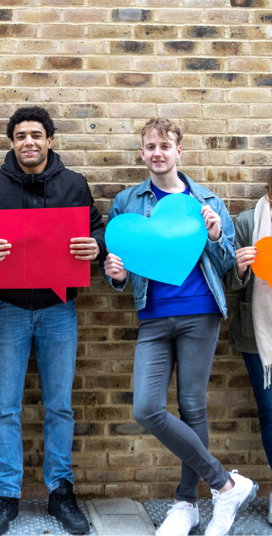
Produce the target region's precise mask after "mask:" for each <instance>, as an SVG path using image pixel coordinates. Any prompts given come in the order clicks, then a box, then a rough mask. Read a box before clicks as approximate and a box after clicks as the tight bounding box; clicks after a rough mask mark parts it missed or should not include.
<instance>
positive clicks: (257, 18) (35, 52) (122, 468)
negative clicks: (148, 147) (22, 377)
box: [0, 0, 272, 498]
mask: <svg viewBox="0 0 272 536" xmlns="http://www.w3.org/2000/svg"><path fill="white" fill-rule="evenodd" d="M0 4H1V9H0V20H1V23H0V36H1V38H2V39H1V42H0V54H1V56H0V69H1V74H0V86H1V88H0V97H1V104H0V117H1V121H0V132H1V135H0V149H1V154H0V156H1V158H2V157H4V154H5V152H6V150H7V149H8V148H9V142H8V140H7V139H6V137H5V127H6V121H7V118H8V117H9V116H10V115H11V114H12V112H13V111H14V110H15V109H16V108H17V107H18V106H21V105H29V104H34V103H42V104H43V105H44V106H46V107H47V108H48V109H49V111H50V113H51V115H52V117H53V118H54V119H55V121H56V126H57V128H58V130H57V135H56V138H55V149H56V150H57V151H58V152H59V153H60V154H61V157H62V159H63V161H64V163H65V164H66V165H67V166H69V167H71V168H73V169H75V170H77V171H80V172H82V173H83V174H85V176H86V177H87V178H88V181H89V183H90V186H91V189H92V192H93V194H94V197H95V199H96V205H97V207H98V209H99V210H100V211H101V212H102V213H103V214H104V215H105V216H106V214H107V212H108V210H109V208H110V205H111V203H112V200H113V198H114V196H115V195H116V194H117V193H118V192H120V191H121V190H122V189H124V188H126V187H128V186H130V185H132V184H135V183H136V182H140V181H142V180H144V179H145V178H146V177H147V172H146V170H145V168H144V167H143V165H142V162H141V160H140V156H139V147H140V137H139V129H140V127H141V125H142V124H143V123H144V122H145V121H146V120H147V119H148V118H150V117H151V116H153V115H155V114H158V115H160V116H162V117H170V118H173V119H175V120H177V121H178V123H179V124H180V125H181V126H182V128H183V130H184V134H185V135H184V141H183V147H184V153H183V162H182V169H183V170H184V171H185V172H186V173H188V174H189V175H190V176H191V177H192V178H193V179H195V180H196V181H197V182H200V183H201V184H203V185H206V186H208V187H209V188H211V189H212V190H213V191H214V192H215V193H216V194H218V195H219V196H221V197H222V198H223V199H224V200H225V203H226V205H227V207H228V209H229V210H230V212H231V214H232V215H233V216H234V215H235V214H236V213H238V212H239V211H241V210H243V209H244V208H248V207H250V206H252V205H253V204H254V203H255V201H256V199H258V198H259V197H260V196H261V195H262V193H263V184H264V183H265V181H266V179H267V174H268V169H269V168H270V167H271V164H272V156H271V152H270V151H269V148H270V144H271V142H272V120H271V117H272V101H271V87H272V74H271V67H272V59H271V51H272V42H271V36H272V26H271V24H272V0H231V1H230V0H172V1H171V3H169V0H1V2H0ZM228 300H229V305H230V307H231V308H232V307H233V304H234V298H233V297H231V296H230V297H229V298H228ZM77 306H78V318H79V349H78V361H77V372H76V378H75V383H74V390H73V406H74V411H75V418H76V425H75V439H74V471H75V475H76V482H77V491H78V492H80V493H81V494H82V495H89V496H94V495H95V496H107V497H112V496H128V497H142V498H147V497H148V498H151V497H164V496H172V494H173V491H174V489H175V487H176V484H177V482H178V479H179V475H180V463H179V461H178V460H177V458H175V457H174V456H172V455H171V454H170V453H168V452H167V451H166V450H165V449H163V448H162V447H161V445H160V443H159V442H158V441H157V440H156V439H154V438H153V437H152V436H150V435H148V434H147V433H146V432H145V431H144V430H143V429H141V428H140V427H139V426H138V425H137V424H136V423H135V422H134V421H133V418H132V406H131V402H132V367H133V354H134V347H135V340H136V336H137V317H136V314H135V312H134V306H133V300H132V296H131V290H130V288H128V289H127V290H126V292H124V293H123V294H122V295H121V294H119V293H116V292H114V291H113V290H112V289H111V288H110V287H109V285H108V284H107V283H106V282H105V281H103V280H102V278H101V276H100V274H99V271H98V268H97V265H95V264H94V265H93V271H92V284H91V287H90V289H85V290H84V291H82V290H81V291H80V294H79V296H78V299H77ZM227 330H228V324H227V322H225V321H223V322H222V330H221V336H220V342H219V344H218V348H217V352H216V356H215V360H214V366H213V370H212V376H211V379H210V385H209V391H208V405H209V421H210V435H211V442H210V449H211V451H212V452H213V453H214V454H215V455H216V456H217V457H218V458H219V459H220V460H221V461H222V462H223V463H224V464H225V466H226V467H227V468H233V467H237V468H239V469H240V470H241V471H242V472H243V473H244V474H246V475H249V476H251V477H253V478H256V479H257V480H258V481H259V482H260V483H261V492H262V493H263V494H266V493H268V491H270V482H271V474H270V470H269V467H268V465H267V460H266V457H265V455H264V451H263V449H262V443H261V438H260V432H259V421H258V416H257V409H256V404H255V402H254V397H253V393H252V390H251V387H250V382H249V379H248V376H247V373H246V370H245V366H244V363H243V360H242V359H241V355H240V354H236V353H235V352H233V351H231V350H230V349H229V346H228V342H227ZM169 409H170V410H171V411H172V412H173V413H175V414H177V408H176V395H175V380H174V379H173V381H172V384H171V389H170V391H169ZM42 419H43V410H42V404H41V394H40V384H39V378H38V375H37V370H36V365H35V359H34V358H32V359H31V361H30V365H29V373H28V376H27V380H26V390H25V398H24V409H23V434H24V447H25V479H24V494H25V496H31V495H32V496H35V497H37V496H38V495H39V494H40V495H42V494H44V493H46V492H45V488H44V485H43V483H42V482H43V477H42V461H43V432H42ZM200 491H201V493H202V494H206V493H207V491H208V490H207V487H206V486H205V485H204V483H201V485H200Z"/></svg>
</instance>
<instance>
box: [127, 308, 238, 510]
mask: <svg viewBox="0 0 272 536" xmlns="http://www.w3.org/2000/svg"><path fill="white" fill-rule="evenodd" d="M219 328H220V315H219V314H218V313H213V314H199V315H187V316H174V317H167V318H154V319H149V320H141V321H140V329H139V335H138V341H137V347H136V354H135V361H134V418H135V420H136V421H137V422H138V423H139V424H140V425H142V426H143V427H144V428H146V429H147V430H148V431H149V432H150V433H151V434H153V435H154V436H155V437H157V438H158V439H159V440H160V441H161V442H162V443H163V445H164V446H165V447H167V448H168V449H169V450H170V451H171V452H172V453H173V454H175V455H176V456H178V457H179V458H180V459H181V460H182V477H181V481H180V484H179V486H178V488H177V490H176V495H175V498H176V499H177V500H179V501H187V502H189V503H194V502H196V500H197V486H198V483H199V479H200V477H201V476H202V477H203V478H204V480H205V481H206V482H207V484H208V485H209V486H210V487H211V488H214V489H217V490H218V489H220V488H222V487H223V486H224V485H225V484H226V482H227V481H228V479H229V473H228V472H227V471H226V470H225V469H224V468H223V467H222V465H221V463H220V462H219V461H218V460H216V458H214V457H213V456H212V455H211V454H210V453H209V452H208V450H207V449H208V443H209V436H208V425H207V409H206V390H207V385H208V381H209V376H210V371H211V366H212V362H213V356H214V352H215V348H216V344H217V341H218V335H219ZM175 364H176V365H177V399H178V406H179V414H180V419H178V418H177V417H175V416H174V415H172V414H171V413H169V412H168V411H167V410H166V404H167V391H168V387H169V384H170V381H171V377H172V373H173V370H174V366H175Z"/></svg>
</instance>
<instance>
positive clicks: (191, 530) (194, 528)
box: [156, 521, 200, 536]
mask: <svg viewBox="0 0 272 536" xmlns="http://www.w3.org/2000/svg"><path fill="white" fill-rule="evenodd" d="M199 527H200V522H199V521H198V523H197V525H194V526H193V527H192V528H191V529H190V531H189V532H188V536H189V534H193V533H194V531H195V530H196V529H198V528H199ZM156 536H160V535H159V534H157V531H156Z"/></svg>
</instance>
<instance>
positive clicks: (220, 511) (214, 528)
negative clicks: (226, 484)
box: [205, 471, 259, 536]
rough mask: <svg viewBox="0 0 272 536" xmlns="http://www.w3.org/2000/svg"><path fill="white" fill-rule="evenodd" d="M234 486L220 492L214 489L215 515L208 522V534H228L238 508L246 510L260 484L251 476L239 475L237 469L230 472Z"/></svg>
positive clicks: (207, 535)
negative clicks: (251, 478)
mask: <svg viewBox="0 0 272 536" xmlns="http://www.w3.org/2000/svg"><path fill="white" fill-rule="evenodd" d="M230 476H231V478H232V480H233V481H234V486H233V488H232V489H231V490H229V491H225V492H224V493H221V494H220V493H219V491H216V490H215V489H212V490H211V492H212V496H213V504H214V509H213V517H212V520H211V521H210V523H209V524H208V526H207V528H206V530H205V535H206V536H226V535H227V534H228V532H229V530H230V528H231V526H232V524H233V521H234V519H235V516H236V514H237V512H238V510H245V509H246V508H247V507H248V505H249V503H251V502H252V501H254V499H255V497H256V493H257V490H258V489H259V486H258V484H256V482H253V481H252V480H250V479H249V478H245V477H244V476H242V475H238V472H237V471H232V472H231V473H230Z"/></svg>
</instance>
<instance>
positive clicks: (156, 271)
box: [105, 193, 208, 286]
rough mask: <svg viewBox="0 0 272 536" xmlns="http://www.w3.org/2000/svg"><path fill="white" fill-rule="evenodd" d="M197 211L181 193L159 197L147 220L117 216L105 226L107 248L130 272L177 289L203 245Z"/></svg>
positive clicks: (202, 227)
mask: <svg viewBox="0 0 272 536" xmlns="http://www.w3.org/2000/svg"><path fill="white" fill-rule="evenodd" d="M201 208H202V207H201V204H200V203H199V202H198V201H197V200H196V199H195V198H193V197H191V196H190V195H186V194H182V193H181V194H170V195H167V196H165V197H163V199H161V200H160V201H159V202H158V203H157V204H156V206H155V208H154V210H153V212H152V214H151V217H150V218H147V217H145V216H141V215H139V214H132V213H126V214H120V215H119V216H116V217H115V218H113V219H112V220H111V221H110V223H109V224H108V226H107V229H106V235H105V239H106V245H107V248H108V250H109V252H110V253H113V254H114V255H117V256H118V257H120V258H121V259H122V262H123V263H124V268H126V269H127V270H129V271H130V272H133V273H135V274H137V275H140V276H142V277H146V278H148V279H153V280H155V281H160V282H161V283H168V284H170V285H178V286H180V285H182V283H183V282H184V281H185V279H186V278H187V277H188V275H189V274H190V273H191V271H192V269H193V268H194V267H195V265H196V263H197V261H198V260H199V258H200V256H201V253H202V251H203V249H204V247H205V244H206V241H207V237H208V231H207V229H206V227H205V222H204V218H203V216H202V214H201Z"/></svg>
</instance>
